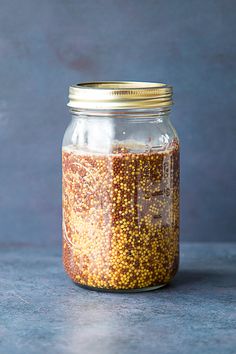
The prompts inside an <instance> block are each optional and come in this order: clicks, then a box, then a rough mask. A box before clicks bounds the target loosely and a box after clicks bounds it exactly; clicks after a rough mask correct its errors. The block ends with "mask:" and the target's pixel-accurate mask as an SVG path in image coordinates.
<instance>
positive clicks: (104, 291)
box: [74, 282, 169, 293]
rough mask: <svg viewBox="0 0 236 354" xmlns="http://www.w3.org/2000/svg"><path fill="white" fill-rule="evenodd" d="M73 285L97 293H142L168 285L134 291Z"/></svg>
mask: <svg viewBox="0 0 236 354" xmlns="http://www.w3.org/2000/svg"><path fill="white" fill-rule="evenodd" d="M74 284H75V285H77V286H79V287H80V288H83V289H87V290H91V291H98V292H102V293H142V292H147V291H154V290H157V289H160V288H163V287H164V286H166V285H168V284H169V283H163V284H159V285H154V286H147V287H146V288H136V289H106V288H96V287H93V286H89V285H83V284H80V283H76V282H74Z"/></svg>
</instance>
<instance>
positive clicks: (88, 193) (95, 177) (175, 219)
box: [62, 141, 179, 290]
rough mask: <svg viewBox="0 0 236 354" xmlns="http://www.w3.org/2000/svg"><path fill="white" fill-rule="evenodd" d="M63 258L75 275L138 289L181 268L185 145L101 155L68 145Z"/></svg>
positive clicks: (96, 283) (104, 285) (95, 284)
mask: <svg viewBox="0 0 236 354" xmlns="http://www.w3.org/2000/svg"><path fill="white" fill-rule="evenodd" d="M62 164H63V260H64V266H65V269H66V271H67V273H68V274H69V276H70V277H71V278H72V279H73V280H74V282H76V283H78V284H80V285H82V286H88V287H92V288H96V289H110V290H132V289H142V288H148V287H152V286H153V287H155V286H158V285H163V284H166V283H168V282H169V281H170V280H171V279H172V277H173V276H174V275H175V273H176V271H177V268H178V253H179V246H178V241H179V240H178V238H179V146H178V143H177V141H174V142H173V143H172V144H171V145H170V146H168V148H166V149H165V150H156V151H150V152H143V153H134V152H132V151H130V150H129V149H128V148H126V147H122V146H114V148H113V151H112V153H111V154H107V155H99V154H91V153H86V152H84V153H83V151H81V150H79V151H78V150H76V148H75V147H73V146H66V147H63V153H62Z"/></svg>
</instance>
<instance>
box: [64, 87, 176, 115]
mask: <svg viewBox="0 0 236 354" xmlns="http://www.w3.org/2000/svg"><path fill="white" fill-rule="evenodd" d="M172 103H173V102H172V87H171V86H169V85H167V84H162V83H155V82H136V81H101V82H84V83H80V84H77V85H72V86H70V89H69V102H68V106H69V107H70V108H71V109H72V110H83V109H90V110H117V109H148V108H159V107H160V108H162V109H164V110H169V109H170V106H171V105H172Z"/></svg>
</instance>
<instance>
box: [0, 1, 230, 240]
mask: <svg viewBox="0 0 236 354" xmlns="http://www.w3.org/2000/svg"><path fill="white" fill-rule="evenodd" d="M235 12H236V2H235V1H233V0H227V1H226V0H205V1H199V0H195V1H194V0H168V1H166V0H161V1H158V0H145V1H144V0H120V1H119V0H106V1H105V0H86V1H82V0H40V1H39V0H21V1H19V0H0V78H1V82H0V141H1V149H0V169H1V172H0V239H1V241H2V242H9V241H12V242H18V243H21V242H24V243H25V242H27V243H28V242H35V243H43V244H46V243H48V244H49V243H53V242H55V241H59V240H60V237H61V226H60V223H61V164H60V145H61V139H62V135H63V131H64V129H65V127H66V125H67V124H68V120H69V114H68V112H67V108H66V102H67V92H68V86H69V84H70V83H75V82H79V81H88V80H89V81H91V80H143V81H145V80H147V81H163V82H168V83H170V84H172V85H173V86H174V89H175V102H176V104H175V107H174V109H173V113H172V121H173V123H174V125H175V126H176V128H177V130H178V132H179V135H180V138H181V141H182V188H181V191H182V232H181V234H182V240H184V241H188V240H191V241H198V240H204V241H205V240H206V241H208V240H210V241H213V240H222V241H224V240H225V241H229V240H233V239H234V234H235V231H236V226H235V225H236V156H235V152H236V103H235V102H236V20H235Z"/></svg>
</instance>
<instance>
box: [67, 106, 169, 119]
mask: <svg viewBox="0 0 236 354" xmlns="http://www.w3.org/2000/svg"><path fill="white" fill-rule="evenodd" d="M70 112H71V114H72V117H73V118H74V119H77V118H122V119H129V120H135V121H138V120H139V121H142V120H147V119H148V120H161V121H162V120H163V119H168V118H169V113H170V109H169V108H168V109H166V108H156V109H132V110H131V109H129V110H103V111H102V110H92V111H91V110H80V111H78V110H72V109H71V110H70Z"/></svg>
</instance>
